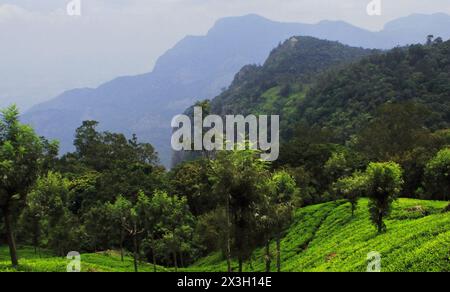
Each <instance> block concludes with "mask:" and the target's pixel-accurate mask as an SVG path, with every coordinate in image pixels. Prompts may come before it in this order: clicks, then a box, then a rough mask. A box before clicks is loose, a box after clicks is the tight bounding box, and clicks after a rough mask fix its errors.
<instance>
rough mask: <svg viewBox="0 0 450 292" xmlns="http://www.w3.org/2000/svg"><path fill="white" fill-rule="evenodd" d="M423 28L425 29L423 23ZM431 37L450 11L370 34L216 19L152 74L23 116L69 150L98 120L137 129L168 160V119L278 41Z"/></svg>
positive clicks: (341, 27) (445, 33) (449, 22)
mask: <svg viewBox="0 0 450 292" xmlns="http://www.w3.org/2000/svg"><path fill="white" fill-rule="evenodd" d="M418 27H420V28H418ZM428 34H434V35H436V36H442V37H443V38H450V16H448V15H445V14H435V15H413V16H410V17H406V18H402V19H398V20H396V21H393V22H391V23H389V24H387V25H386V28H385V29H384V30H383V31H380V32H370V31H367V30H364V29H360V28H357V27H355V26H352V25H350V24H347V23H345V22H341V21H337V22H335V21H322V22H320V23H317V24H301V23H280V22H275V21H271V20H268V19H265V18H262V17H259V16H257V15H247V16H242V17H231V18H225V19H222V20H219V21H218V22H217V23H216V24H215V26H214V27H213V28H212V29H211V30H210V31H209V32H208V34H207V35H205V36H188V37H186V38H184V39H183V40H181V41H180V42H179V43H178V44H177V45H176V46H175V47H173V48H172V49H170V50H169V51H167V52H166V53H165V54H164V55H163V56H161V57H160V59H159V60H158V61H157V63H156V66H155V69H154V70H153V72H151V73H148V74H143V75H138V76H128V77H120V78H117V79H115V80H112V81H110V82H108V83H105V84H103V85H101V86H99V87H98V88H95V89H92V88H84V89H75V90H70V91H67V92H65V93H63V94H61V95H60V96H58V97H56V98H54V99H53V100H51V101H49V102H46V103H43V104H40V105H37V106H35V107H33V108H32V109H31V110H29V111H28V112H27V113H25V115H24V116H23V117H22V119H23V121H24V122H26V123H30V124H31V125H32V126H33V127H35V128H36V130H37V132H38V133H39V134H40V135H43V136H46V137H48V138H52V139H58V140H60V141H61V151H62V152H67V151H71V150H72V141H73V135H74V132H75V129H76V128H77V127H79V126H80V125H81V122H82V121H83V120H89V119H92V120H97V121H99V122H100V126H101V129H102V130H109V131H114V132H122V133H125V134H127V135H131V134H132V133H136V134H137V135H138V137H139V138H140V139H141V140H143V141H146V142H150V143H152V144H153V145H154V146H155V147H156V149H157V150H158V152H159V153H160V157H161V160H162V162H163V164H165V165H166V166H168V165H169V162H170V156H171V150H170V134H171V128H170V121H171V119H172V117H173V116H174V115H176V114H179V113H181V112H183V111H184V110H185V109H186V108H187V107H189V106H191V105H192V104H193V103H194V102H195V101H197V100H201V99H206V98H213V97H215V96H217V95H218V94H219V93H220V92H221V90H222V89H223V88H225V87H227V86H228V85H229V84H230V83H231V81H232V80H233V77H234V75H235V74H236V73H237V72H238V71H239V70H240V69H241V68H242V67H243V66H244V65H247V64H261V63H262V62H263V61H264V60H265V59H266V58H267V56H268V55H269V53H270V51H271V50H272V49H273V48H275V47H276V46H277V44H278V43H280V42H282V41H284V40H286V39H288V38H289V37H291V36H292V35H301V36H313V37H317V38H322V39H327V40H333V41H339V42H341V43H344V44H347V45H351V46H357V47H364V48H378V49H387V48H391V47H394V46H398V45H405V44H407V43H418V42H424V40H425V39H426V36H427V35H428Z"/></svg>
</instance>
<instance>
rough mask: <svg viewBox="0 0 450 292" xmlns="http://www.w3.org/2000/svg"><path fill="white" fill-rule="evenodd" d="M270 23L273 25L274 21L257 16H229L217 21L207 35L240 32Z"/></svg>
mask: <svg viewBox="0 0 450 292" xmlns="http://www.w3.org/2000/svg"><path fill="white" fill-rule="evenodd" d="M271 23H275V21H272V20H270V19H268V18H265V17H262V16H260V15H258V14H247V15H242V16H230V17H225V18H221V19H219V20H217V21H216V23H215V24H214V26H213V27H212V28H211V29H210V31H209V33H216V32H219V31H227V30H236V29H237V30H242V29H243V28H245V27H253V26H261V25H264V24H271Z"/></svg>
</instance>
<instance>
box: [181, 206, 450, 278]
mask: <svg viewBox="0 0 450 292" xmlns="http://www.w3.org/2000/svg"><path fill="white" fill-rule="evenodd" d="M367 205H368V200H366V199H362V200H360V202H359V206H358V210H357V211H356V213H355V217H352V216H351V211H350V204H346V203H342V202H339V203H326V204H322V205H316V206H311V207H307V208H304V209H301V210H298V211H297V213H296V216H295V218H296V219H295V222H294V224H293V225H292V226H291V228H290V229H289V230H288V231H287V234H286V236H285V237H284V239H283V240H282V243H281V244H282V253H281V258H282V270H283V271H320V272H324V271H339V272H345V271H352V272H353V271H366V270H367V254H368V253H370V252H372V251H376V252H379V253H380V254H381V256H382V271H385V272H388V271H450V213H442V210H443V209H444V208H445V207H446V206H447V205H448V203H447V202H435V201H420V200H411V199H400V200H398V201H397V202H396V203H395V204H394V210H393V212H392V215H391V216H390V217H389V218H388V220H386V224H387V227H388V232H387V233H386V234H381V235H378V234H377V232H376V229H375V228H374V227H373V226H372V225H371V223H370V221H369V213H368V207H367ZM271 250H272V253H273V254H275V246H274V244H272V246H271ZM263 252H264V251H263V249H262V248H261V249H257V250H256V251H255V253H254V258H255V259H254V260H253V262H252V264H250V263H249V262H247V263H246V264H245V265H244V270H245V271H264V270H265V264H264V261H263V259H264V257H263ZM233 268H234V270H236V269H237V263H233ZM272 269H275V261H274V260H273V262H272ZM188 271H226V263H225V262H224V260H223V259H222V257H221V255H220V254H214V255H211V256H209V257H207V258H205V259H202V260H200V261H198V262H197V263H196V264H195V265H193V266H192V267H190V268H189V269H188Z"/></svg>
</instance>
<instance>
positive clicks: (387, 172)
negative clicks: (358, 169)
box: [366, 162, 403, 233]
mask: <svg viewBox="0 0 450 292" xmlns="http://www.w3.org/2000/svg"><path fill="white" fill-rule="evenodd" d="M402 172H403V171H402V169H401V167H400V165H398V164H397V163H395V162H384V163H370V164H369V166H368V167H367V170H366V177H367V195H368V196H369V199H370V202H369V211H370V218H371V220H372V222H373V224H374V225H375V226H376V227H377V229H378V232H379V233H382V232H384V231H386V224H385V223H384V221H383V220H384V218H385V217H386V216H388V215H389V214H390V212H391V207H392V202H393V201H394V200H395V199H396V198H397V196H398V195H399V193H400V191H401V188H402V185H403V179H402Z"/></svg>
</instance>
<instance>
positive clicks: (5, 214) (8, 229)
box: [3, 207, 19, 268]
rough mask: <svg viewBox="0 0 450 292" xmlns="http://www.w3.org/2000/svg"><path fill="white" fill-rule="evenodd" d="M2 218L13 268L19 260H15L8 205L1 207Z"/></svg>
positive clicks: (15, 252)
mask: <svg viewBox="0 0 450 292" xmlns="http://www.w3.org/2000/svg"><path fill="white" fill-rule="evenodd" d="M3 218H4V219H5V232H6V237H7V240H8V246H9V254H10V256H11V264H12V266H13V267H14V268H17V266H18V265H19V261H18V260H17V249H16V242H15V240H14V234H13V231H12V226H11V216H10V214H9V210H8V207H6V208H4V209H3Z"/></svg>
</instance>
